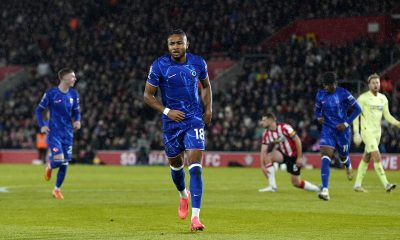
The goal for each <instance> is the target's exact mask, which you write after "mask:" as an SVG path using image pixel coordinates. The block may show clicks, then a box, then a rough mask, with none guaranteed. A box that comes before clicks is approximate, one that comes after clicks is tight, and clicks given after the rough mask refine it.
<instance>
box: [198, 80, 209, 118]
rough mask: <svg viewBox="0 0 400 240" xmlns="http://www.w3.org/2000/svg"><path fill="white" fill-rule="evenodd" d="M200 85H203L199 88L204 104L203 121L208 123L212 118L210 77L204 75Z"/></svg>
mask: <svg viewBox="0 0 400 240" xmlns="http://www.w3.org/2000/svg"><path fill="white" fill-rule="evenodd" d="M200 83H201V86H202V87H203V88H202V90H201V99H202V101H203V105H204V116H203V119H204V123H205V124H209V123H210V122H211V118H212V91H211V83H210V79H209V78H208V77H206V78H205V79H203V80H200Z"/></svg>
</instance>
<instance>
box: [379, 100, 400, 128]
mask: <svg viewBox="0 0 400 240" xmlns="http://www.w3.org/2000/svg"><path fill="white" fill-rule="evenodd" d="M383 117H384V118H385V119H386V121H388V122H389V123H390V124H393V125H395V126H396V127H398V128H400V121H398V120H397V119H396V118H394V117H393V116H392V114H390V111H389V104H388V102H387V101H386V103H385V105H384V106H383Z"/></svg>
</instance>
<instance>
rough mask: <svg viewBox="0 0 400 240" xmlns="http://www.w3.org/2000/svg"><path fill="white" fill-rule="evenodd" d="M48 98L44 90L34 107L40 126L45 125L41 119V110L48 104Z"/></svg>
mask: <svg viewBox="0 0 400 240" xmlns="http://www.w3.org/2000/svg"><path fill="white" fill-rule="evenodd" d="M49 98H50V97H49V94H48V93H47V92H46V93H45V94H44V95H43V97H42V99H41V100H40V102H39V104H38V105H37V107H36V109H35V115H36V120H37V123H38V125H39V127H40V128H41V127H43V126H45V125H46V124H45V122H44V120H43V110H45V109H46V108H47V107H48V106H49V102H50V100H49Z"/></svg>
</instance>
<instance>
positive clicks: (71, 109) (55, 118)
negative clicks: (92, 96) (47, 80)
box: [36, 68, 81, 199]
mask: <svg viewBox="0 0 400 240" xmlns="http://www.w3.org/2000/svg"><path fill="white" fill-rule="evenodd" d="M58 78H59V80H60V84H59V85H58V87H53V88H51V89H49V90H48V91H47V92H46V93H45V94H44V96H43V98H42V100H41V101H40V103H39V105H38V106H37V107H36V119H37V121H38V124H39V127H40V131H41V132H42V133H46V134H47V143H48V145H49V149H50V152H51V156H50V161H49V165H48V166H47V167H46V170H45V173H44V179H45V180H46V181H49V180H50V178H51V173H52V169H54V168H59V170H58V174H57V180H56V185H55V188H54V190H53V196H54V197H55V198H56V199H63V198H64V196H63V195H62V194H61V190H60V187H61V184H62V183H63V181H64V178H65V174H66V172H67V166H68V162H69V161H70V160H71V155H72V140H73V130H74V129H79V128H80V127H81V122H80V119H81V114H80V108H79V94H78V92H77V91H76V90H75V89H73V88H72V87H73V86H74V85H75V82H76V77H75V73H74V71H73V70H71V69H68V68H63V69H61V70H60V71H59V72H58ZM45 109H48V110H49V111H50V118H49V122H48V125H47V124H45V122H44V120H43V116H42V112H43V110H45Z"/></svg>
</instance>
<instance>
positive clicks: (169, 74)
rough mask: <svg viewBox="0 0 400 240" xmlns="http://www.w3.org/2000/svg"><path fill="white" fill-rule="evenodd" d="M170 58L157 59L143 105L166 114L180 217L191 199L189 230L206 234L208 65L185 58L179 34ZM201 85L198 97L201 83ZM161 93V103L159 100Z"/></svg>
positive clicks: (196, 58)
mask: <svg viewBox="0 0 400 240" xmlns="http://www.w3.org/2000/svg"><path fill="white" fill-rule="evenodd" d="M167 45H168V51H169V54H166V55H164V56H161V57H159V58H158V59H156V60H155V61H154V62H153V64H152V65H151V67H150V71H149V75H148V78H147V82H146V87H145V91H144V101H145V102H146V104H148V105H149V106H151V107H152V108H154V109H155V110H157V111H159V112H160V113H163V115H162V122H163V134H164V135H163V141H164V145H165V152H166V155H167V157H168V160H169V163H170V168H171V177H172V180H173V182H174V184H175V186H176V188H177V190H178V192H179V195H180V201H179V208H178V216H179V217H180V218H181V219H186V217H187V214H188V203H189V200H190V198H191V202H192V217H191V223H190V229H191V230H192V231H196V230H203V229H204V228H205V227H204V225H203V224H202V223H201V222H200V205H201V200H202V193H203V179H202V165H201V160H202V156H203V151H204V150H205V136H204V126H205V124H209V123H210V121H211V116H212V92H211V84H210V80H209V78H208V71H207V64H206V62H205V61H204V59H203V58H202V57H200V56H197V55H194V54H191V53H187V49H188V46H189V42H188V41H187V36H186V34H185V32H184V31H182V30H181V29H177V30H173V31H172V32H171V33H170V34H169V35H168V39H167ZM199 81H200V83H201V86H202V88H201V96H199V91H198V83H199ZM157 89H160V91H161V99H162V101H161V102H160V101H159V100H158V99H157V98H155V96H154V95H155V94H156V91H157ZM185 152H186V154H187V159H188V163H189V174H190V191H189V190H187V189H186V186H185V171H184V153H185Z"/></svg>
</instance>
